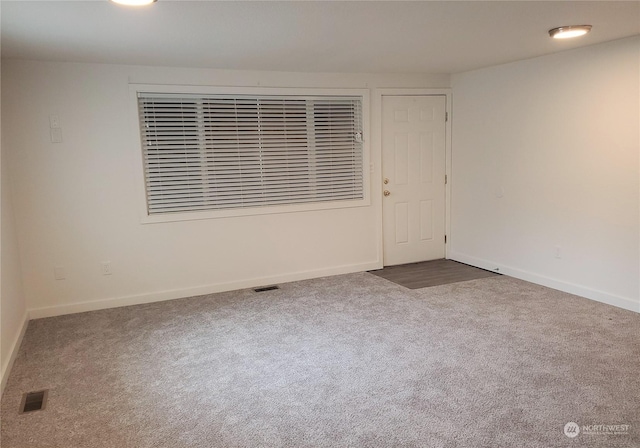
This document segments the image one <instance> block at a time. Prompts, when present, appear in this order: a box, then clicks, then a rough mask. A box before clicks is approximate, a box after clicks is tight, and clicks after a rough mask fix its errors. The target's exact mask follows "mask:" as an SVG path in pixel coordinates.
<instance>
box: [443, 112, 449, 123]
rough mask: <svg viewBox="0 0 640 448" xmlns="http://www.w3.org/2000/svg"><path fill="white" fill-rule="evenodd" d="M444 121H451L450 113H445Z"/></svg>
mask: <svg viewBox="0 0 640 448" xmlns="http://www.w3.org/2000/svg"><path fill="white" fill-rule="evenodd" d="M444 121H449V112H445V113H444Z"/></svg>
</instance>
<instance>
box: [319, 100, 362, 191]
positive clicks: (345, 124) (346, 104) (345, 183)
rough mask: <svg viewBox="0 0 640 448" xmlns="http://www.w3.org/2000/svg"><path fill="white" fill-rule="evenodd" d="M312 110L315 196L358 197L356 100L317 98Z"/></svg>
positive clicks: (359, 164) (358, 110) (359, 133)
mask: <svg viewBox="0 0 640 448" xmlns="http://www.w3.org/2000/svg"><path fill="white" fill-rule="evenodd" d="M313 113H314V125H315V126H314V127H315V160H316V168H315V171H316V173H315V174H316V182H317V186H316V197H317V198H322V199H326V200H336V199H362V198H363V195H364V192H363V172H362V157H363V155H362V129H361V122H362V118H361V107H360V101H359V100H354V99H342V100H335V99H327V100H322V99H321V100H317V101H314V103H313ZM357 136H359V138H358V137H357Z"/></svg>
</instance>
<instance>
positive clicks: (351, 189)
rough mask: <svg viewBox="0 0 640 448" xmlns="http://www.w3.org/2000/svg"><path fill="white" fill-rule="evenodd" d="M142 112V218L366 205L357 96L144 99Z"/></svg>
mask: <svg viewBox="0 0 640 448" xmlns="http://www.w3.org/2000/svg"><path fill="white" fill-rule="evenodd" d="M139 107H140V118H141V121H142V123H141V126H142V130H143V132H142V146H143V153H144V168H145V180H146V188H147V206H148V212H149V214H157V213H171V212H184V211H197V210H216V209H229V208H239V207H256V206H263V205H279V204H298V203H307V202H320V201H334V200H350V199H362V198H363V178H362V157H363V156H362V143H361V142H360V141H359V139H358V138H357V137H356V135H361V132H362V130H361V126H362V124H361V99H360V98H358V97H296V96H283V97H274V96H244V95H242V96H220V95H212V96H194V95H173V94H147V93H145V94H140V95H139ZM359 133H360V134H359Z"/></svg>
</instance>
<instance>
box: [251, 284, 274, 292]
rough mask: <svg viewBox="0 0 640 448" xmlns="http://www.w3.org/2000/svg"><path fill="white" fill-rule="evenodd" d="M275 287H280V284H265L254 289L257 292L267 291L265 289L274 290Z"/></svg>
mask: <svg viewBox="0 0 640 448" xmlns="http://www.w3.org/2000/svg"><path fill="white" fill-rule="evenodd" d="M274 289H280V287H279V286H277V285H273V286H263V287H261V288H256V289H254V291H255V292H265V291H273V290H274Z"/></svg>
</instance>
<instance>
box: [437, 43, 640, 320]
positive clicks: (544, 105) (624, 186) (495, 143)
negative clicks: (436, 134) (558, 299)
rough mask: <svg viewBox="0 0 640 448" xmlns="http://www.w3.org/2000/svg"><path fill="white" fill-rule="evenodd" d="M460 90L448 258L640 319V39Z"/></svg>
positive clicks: (475, 75)
mask: <svg viewBox="0 0 640 448" xmlns="http://www.w3.org/2000/svg"><path fill="white" fill-rule="evenodd" d="M452 87H453V111H454V113H453V150H452V152H453V161H452V170H453V172H452V176H453V177H452V204H451V232H452V233H451V240H450V241H451V247H450V249H451V251H450V256H451V257H452V258H454V259H456V260H459V261H465V262H468V263H472V264H476V265H479V266H482V267H485V268H489V269H494V268H499V269H500V271H502V272H505V273H507V274H510V275H513V276H516V277H520V278H523V279H527V280H531V281H535V282H538V283H541V284H545V285H548V286H551V287H555V288H558V289H561V290H565V291H569V292H573V293H577V294H580V295H583V296H586V297H589V298H593V299H596V300H601V301H604V302H607V303H611V304H614V305H617V306H621V307H624V308H627V309H632V310H635V311H640V292H639V285H638V277H639V276H638V273H639V272H640V262H639V251H638V249H639V247H640V246H639V243H640V242H639V236H640V226H639V207H640V194H639V177H640V176H639V166H640V165H639V152H640V149H639V148H640V143H639V136H640V113H639V107H640V105H639V102H638V98H639V97H640V95H639V88H640V38H638V37H635V38H629V39H623V40H619V41H614V42H610V43H606V44H601V45H596V46H591V47H586V48H582V49H578V50H572V51H566V52H561V53H556V54H554V55H550V56H544V57H540V58H536V59H531V60H526V61H521V62H516V63H512V64H507V65H502V66H498V67H492V68H487V69H483V70H477V71H472V72H468V73H462V74H456V75H454V76H452ZM501 192H503V194H502V197H500V196H501ZM557 247H559V248H560V249H559V250H560V257H561V258H556V257H555V255H556V250H557V249H556V248H557Z"/></svg>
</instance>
